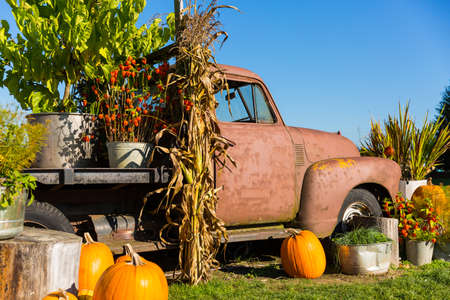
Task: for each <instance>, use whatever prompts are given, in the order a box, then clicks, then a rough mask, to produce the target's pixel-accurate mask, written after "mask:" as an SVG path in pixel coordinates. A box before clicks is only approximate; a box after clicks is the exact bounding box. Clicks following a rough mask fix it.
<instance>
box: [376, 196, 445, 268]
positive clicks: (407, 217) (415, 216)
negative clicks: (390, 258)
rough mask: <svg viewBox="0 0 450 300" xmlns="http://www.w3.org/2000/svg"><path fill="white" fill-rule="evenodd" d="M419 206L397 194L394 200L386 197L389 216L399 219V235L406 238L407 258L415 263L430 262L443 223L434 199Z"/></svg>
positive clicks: (428, 199) (385, 204)
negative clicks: (433, 201)
mask: <svg viewBox="0 0 450 300" xmlns="http://www.w3.org/2000/svg"><path fill="white" fill-rule="evenodd" d="M424 202H425V203H424V206H422V207H420V208H417V207H416V205H415V204H414V203H413V201H411V200H409V199H407V198H404V197H402V196H401V195H397V196H396V197H395V199H394V201H391V200H389V199H385V202H384V210H385V212H386V213H387V215H388V216H392V217H394V218H397V219H398V220H399V223H398V224H399V225H398V230H399V235H400V236H401V237H402V238H403V239H405V249H406V258H407V259H408V260H409V261H410V262H412V263H413V264H415V265H418V266H420V265H423V264H427V263H430V262H431V260H432V257H433V249H434V244H435V243H436V241H437V238H438V237H439V236H440V235H441V232H442V223H441V221H440V219H439V216H438V214H437V212H436V209H435V208H434V205H433V203H432V200H431V199H430V198H426V199H425V200H424Z"/></svg>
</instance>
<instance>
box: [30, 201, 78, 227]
mask: <svg viewBox="0 0 450 300" xmlns="http://www.w3.org/2000/svg"><path fill="white" fill-rule="evenodd" d="M24 225H25V226H30V227H37V228H45V229H53V230H59V231H65V232H69V233H74V231H73V227H72V225H71V224H70V222H69V220H68V219H67V218H66V216H64V214H63V213H62V212H61V211H60V210H59V209H57V208H56V207H54V206H53V205H51V204H49V203H47V202H39V201H33V203H31V205H29V206H27V207H26V209H25V221H24Z"/></svg>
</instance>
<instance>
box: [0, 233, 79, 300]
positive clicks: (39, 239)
mask: <svg viewBox="0 0 450 300" xmlns="http://www.w3.org/2000/svg"><path fill="white" fill-rule="evenodd" d="M81 242H82V240H81V237H79V236H76V235H74V234H70V233H66V232H61V231H54V230H45V229H38V228H31V227H25V229H24V231H23V232H22V233H21V234H19V235H18V236H16V237H15V238H13V239H9V240H3V241H0V299H14V300H22V299H24V300H25V299H26V300H37V299H42V298H43V297H44V296H45V295H47V294H48V293H50V292H54V291H57V290H58V289H59V288H61V289H63V290H67V291H70V292H71V293H74V294H75V295H76V294H77V287H78V268H79V262H80V251H81Z"/></svg>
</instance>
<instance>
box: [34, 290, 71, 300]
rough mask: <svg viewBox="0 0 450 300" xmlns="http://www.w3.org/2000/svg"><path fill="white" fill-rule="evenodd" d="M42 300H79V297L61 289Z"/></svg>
mask: <svg viewBox="0 0 450 300" xmlns="http://www.w3.org/2000/svg"><path fill="white" fill-rule="evenodd" d="M42 300H77V297H76V296H75V295H74V294H71V293H69V292H66V291H64V290H62V289H59V290H58V291H56V292H53V293H50V294H48V295H47V296H45V297H44V298H42Z"/></svg>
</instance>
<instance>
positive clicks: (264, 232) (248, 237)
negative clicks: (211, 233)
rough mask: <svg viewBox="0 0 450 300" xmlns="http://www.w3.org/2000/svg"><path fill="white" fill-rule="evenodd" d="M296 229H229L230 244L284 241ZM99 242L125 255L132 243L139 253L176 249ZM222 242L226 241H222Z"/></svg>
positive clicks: (153, 243) (151, 243) (151, 244)
mask: <svg viewBox="0 0 450 300" xmlns="http://www.w3.org/2000/svg"><path fill="white" fill-rule="evenodd" d="M292 229H294V228H285V227H283V226H282V225H279V226H265V227H256V228H244V229H242V228H239V229H229V230H227V233H228V242H229V243H236V242H244V241H258V240H268V239H283V238H285V237H287V236H289V233H288V230H292ZM99 242H102V243H105V244H106V245H108V247H109V248H110V249H111V251H112V252H113V254H115V255H117V254H124V248H123V246H124V245H125V244H127V243H130V244H131V246H133V249H134V250H135V251H137V252H152V251H159V250H165V249H174V248H176V246H172V245H165V244H163V243H161V242H157V241H149V242H145V241H136V240H117V239H115V240H113V239H109V238H104V239H103V238H100V239H99ZM222 242H224V240H223V239H222Z"/></svg>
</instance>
